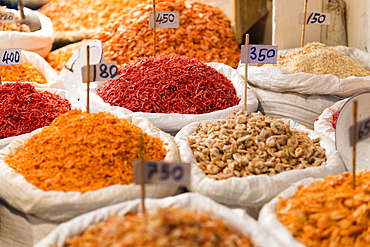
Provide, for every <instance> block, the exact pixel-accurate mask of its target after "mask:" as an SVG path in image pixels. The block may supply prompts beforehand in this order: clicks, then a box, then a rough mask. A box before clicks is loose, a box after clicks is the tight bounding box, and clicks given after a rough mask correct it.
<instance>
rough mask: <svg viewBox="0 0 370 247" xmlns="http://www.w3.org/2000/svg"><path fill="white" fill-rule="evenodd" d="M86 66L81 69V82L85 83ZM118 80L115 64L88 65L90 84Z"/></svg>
mask: <svg viewBox="0 0 370 247" xmlns="http://www.w3.org/2000/svg"><path fill="white" fill-rule="evenodd" d="M86 70H87V66H86V65H85V66H82V67H81V75H82V82H83V83H87V73H86ZM117 78H118V67H117V62H113V63H100V64H93V65H90V82H94V81H108V80H113V79H117Z"/></svg>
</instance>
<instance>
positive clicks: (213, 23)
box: [95, 0, 240, 68]
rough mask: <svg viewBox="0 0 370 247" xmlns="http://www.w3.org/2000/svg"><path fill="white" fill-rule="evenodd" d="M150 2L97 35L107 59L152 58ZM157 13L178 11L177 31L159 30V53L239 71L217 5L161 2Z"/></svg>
mask: <svg viewBox="0 0 370 247" xmlns="http://www.w3.org/2000/svg"><path fill="white" fill-rule="evenodd" d="M152 9H153V6H152V4H151V1H148V2H145V3H142V4H138V5H137V6H136V7H134V8H132V10H131V11H130V12H129V13H128V14H127V15H124V16H122V17H121V18H119V19H117V20H114V21H112V22H111V23H109V24H108V25H107V26H105V27H104V29H103V30H102V31H101V32H99V33H98V34H97V35H96V37H95V38H96V39H99V40H101V41H102V42H103V47H104V56H105V57H106V58H107V59H108V60H111V61H116V62H117V63H118V65H123V64H127V63H129V62H130V61H133V60H136V59H138V58H143V57H146V56H152V55H153V43H154V41H153V29H152V28H150V27H149V12H150V11H152ZM156 10H157V11H178V12H179V15H180V17H179V20H180V26H179V27H178V28H159V29H157V46H156V53H157V54H173V53H175V54H177V55H185V56H187V57H191V58H197V59H199V60H202V61H204V62H220V63H224V64H227V65H229V66H231V67H234V68H236V67H237V65H238V62H239V60H240V49H239V46H238V44H237V43H236V41H235V35H234V33H233V31H232V29H231V28H230V20H229V19H228V18H227V16H226V15H225V14H224V13H223V12H222V11H221V10H220V9H219V8H218V7H216V6H214V5H211V4H207V3H203V2H200V1H194V0H185V1H184V0H158V1H157V3H156Z"/></svg>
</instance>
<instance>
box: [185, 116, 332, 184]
mask: <svg viewBox="0 0 370 247" xmlns="http://www.w3.org/2000/svg"><path fill="white" fill-rule="evenodd" d="M319 141H320V138H316V139H310V138H309V136H308V133H306V132H304V131H302V130H296V129H293V128H290V126H289V124H287V123H284V122H283V121H282V120H280V119H277V118H272V117H269V116H265V115H263V114H262V113H260V112H252V113H249V114H248V113H247V112H246V111H243V110H239V111H237V112H234V114H233V115H232V116H229V117H228V118H227V119H226V120H222V121H217V122H211V123H201V124H200V126H199V128H198V130H197V131H195V132H194V133H192V134H191V135H189V144H190V147H191V148H192V150H193V154H194V156H195V158H196V160H197V166H198V167H200V168H201V169H202V170H204V171H205V173H206V175H207V176H208V177H210V178H213V179H216V180H220V179H227V178H230V177H245V176H248V175H259V174H266V175H269V176H272V175H275V174H277V173H280V172H283V171H289V170H293V169H305V168H307V167H314V166H320V165H323V164H325V162H326V159H327V158H326V155H325V149H324V148H322V147H320V143H319Z"/></svg>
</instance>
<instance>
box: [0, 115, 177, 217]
mask: <svg viewBox="0 0 370 247" xmlns="http://www.w3.org/2000/svg"><path fill="white" fill-rule="evenodd" d="M125 119H127V120H128V121H129V122H130V123H132V124H134V125H136V126H139V127H140V128H141V129H142V130H143V131H144V132H146V133H148V134H149V135H151V136H154V137H157V138H160V139H162V140H163V142H164V143H168V145H165V146H164V147H165V148H166V149H167V150H168V153H167V155H166V157H165V161H168V162H178V161H179V153H178V149H177V146H176V143H175V141H174V138H173V137H172V136H170V135H169V134H167V133H164V132H163V131H160V130H159V129H158V128H156V127H155V126H154V125H153V124H152V123H150V122H149V121H148V120H147V119H143V118H140V117H135V116H126V117H125ZM41 130H42V128H41V129H37V130H35V131H33V132H31V133H30V134H25V135H24V136H23V137H20V138H18V139H16V140H14V141H12V142H11V143H10V144H9V145H8V146H6V147H5V148H4V149H3V150H1V153H2V154H5V155H8V154H14V153H16V152H17V150H18V149H19V148H20V147H22V146H24V145H25V143H26V142H27V140H28V139H29V138H30V137H31V136H32V135H34V134H36V133H39V132H40V131H41ZM0 188H2V189H1V190H0V199H2V200H3V201H5V202H7V203H8V204H9V205H10V206H12V207H14V208H16V209H18V210H19V211H21V212H23V213H26V214H34V215H35V216H36V217H38V218H41V219H44V220H49V221H56V222H60V221H65V220H68V219H71V218H73V217H75V216H77V215H79V214H82V213H85V212H88V211H91V210H94V209H97V208H100V207H103V206H107V205H111V204H115V203H118V202H123V201H127V200H131V199H136V198H140V197H141V186H140V185H135V184H130V185H112V186H108V187H105V188H102V189H99V190H94V191H88V192H85V193H81V192H76V191H70V192H62V191H44V190H41V189H39V188H38V187H36V186H34V185H32V184H30V183H29V182H27V181H26V179H25V178H24V177H23V176H22V175H20V174H18V173H17V172H15V171H14V169H12V168H10V167H9V166H8V165H7V164H6V162H5V161H4V155H1V156H0ZM176 190H177V187H176V186H162V185H146V196H147V197H154V198H157V197H165V196H170V195H173V194H174V193H175V192H176Z"/></svg>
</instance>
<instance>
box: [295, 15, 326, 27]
mask: <svg viewBox="0 0 370 247" xmlns="http://www.w3.org/2000/svg"><path fill="white" fill-rule="evenodd" d="M303 18H304V13H299V24H300V25H303ZM314 24H316V25H330V14H329V13H317V12H310V13H307V14H306V25H314Z"/></svg>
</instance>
